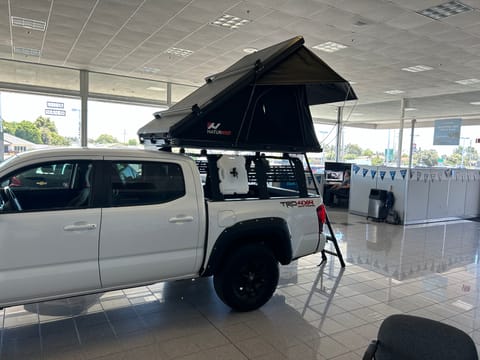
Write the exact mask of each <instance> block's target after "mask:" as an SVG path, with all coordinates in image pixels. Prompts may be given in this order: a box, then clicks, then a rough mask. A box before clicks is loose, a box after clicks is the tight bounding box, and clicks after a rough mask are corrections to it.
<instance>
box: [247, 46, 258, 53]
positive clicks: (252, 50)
mask: <svg viewBox="0 0 480 360" xmlns="http://www.w3.org/2000/svg"><path fill="white" fill-rule="evenodd" d="M257 51H258V49H255V48H253V47H247V48H245V49H243V52H246V53H247V54H252V53H254V52H257Z"/></svg>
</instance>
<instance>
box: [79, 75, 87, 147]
mask: <svg viewBox="0 0 480 360" xmlns="http://www.w3.org/2000/svg"><path fill="white" fill-rule="evenodd" d="M80 102H81V110H82V111H81V114H82V117H81V121H80V145H81V146H82V147H86V146H87V145H88V131H87V130H88V129H87V118H88V71H87V70H80Z"/></svg>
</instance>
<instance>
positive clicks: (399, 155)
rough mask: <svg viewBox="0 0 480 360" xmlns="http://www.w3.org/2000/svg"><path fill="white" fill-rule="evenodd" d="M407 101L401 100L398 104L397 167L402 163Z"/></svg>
mask: <svg viewBox="0 0 480 360" xmlns="http://www.w3.org/2000/svg"><path fill="white" fill-rule="evenodd" d="M406 104H407V99H404V98H402V101H401V102H400V129H399V131H398V150H397V167H400V164H401V163H402V142H403V126H404V122H405V107H406Z"/></svg>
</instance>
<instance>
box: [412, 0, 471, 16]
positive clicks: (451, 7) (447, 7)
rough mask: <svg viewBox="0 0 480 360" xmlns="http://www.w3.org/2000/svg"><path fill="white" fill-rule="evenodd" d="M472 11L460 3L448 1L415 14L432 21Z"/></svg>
mask: <svg viewBox="0 0 480 360" xmlns="http://www.w3.org/2000/svg"><path fill="white" fill-rule="evenodd" d="M470 10H472V8H471V7H469V6H467V5H464V4H462V3H461V2H460V1H449V2H446V3H444V4H440V5H436V6H432V7H429V8H428V9H424V10H420V11H417V14H420V15H423V16H426V17H429V18H430V19H434V20H441V19H445V18H446V17H449V16H452V15H456V14H460V13H462V12H465V11H470Z"/></svg>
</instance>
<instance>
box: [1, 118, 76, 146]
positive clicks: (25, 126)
mask: <svg viewBox="0 0 480 360" xmlns="http://www.w3.org/2000/svg"><path fill="white" fill-rule="evenodd" d="M3 125H4V131H5V132H6V133H8V134H11V135H14V136H16V137H18V138H21V139H24V140H27V141H30V142H32V143H34V144H44V145H70V143H71V142H70V140H69V139H68V138H66V137H64V136H61V135H59V134H58V131H57V128H56V127H55V123H54V122H53V121H51V120H50V118H48V117H43V116H39V117H38V118H37V119H36V120H35V121H34V122H31V121H28V120H22V121H20V122H8V121H4V122H3Z"/></svg>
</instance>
